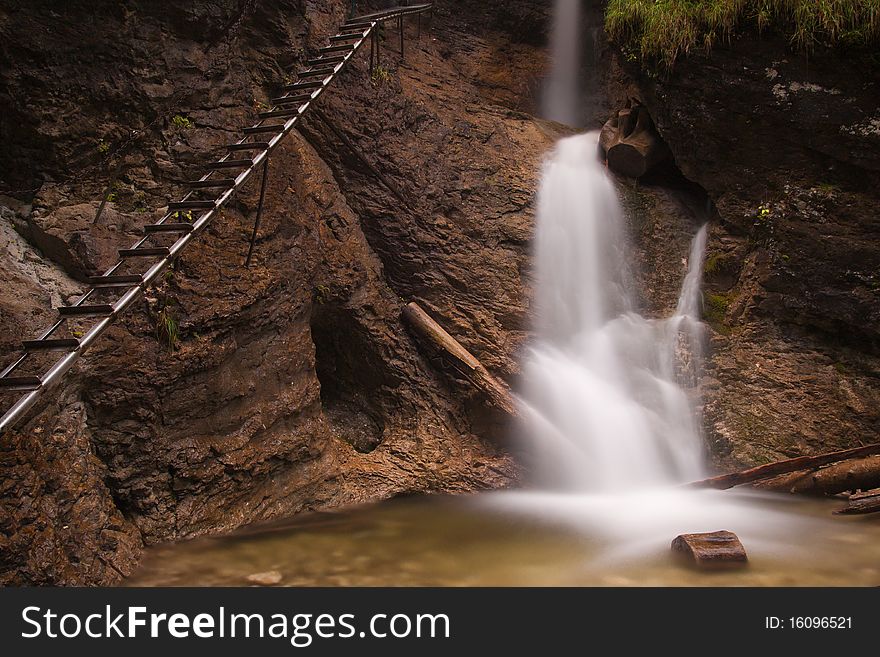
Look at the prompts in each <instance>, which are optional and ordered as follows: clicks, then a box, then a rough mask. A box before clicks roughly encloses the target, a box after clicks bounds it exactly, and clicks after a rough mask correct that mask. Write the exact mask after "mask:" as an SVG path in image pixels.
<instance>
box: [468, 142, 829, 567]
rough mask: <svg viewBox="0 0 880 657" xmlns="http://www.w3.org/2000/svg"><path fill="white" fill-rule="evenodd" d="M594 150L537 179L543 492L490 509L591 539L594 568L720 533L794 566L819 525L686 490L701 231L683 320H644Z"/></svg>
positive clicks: (576, 147)
mask: <svg viewBox="0 0 880 657" xmlns="http://www.w3.org/2000/svg"><path fill="white" fill-rule="evenodd" d="M596 148H597V134H596V133H590V134H587V135H580V136H576V137H570V138H567V139H563V140H561V141H560V142H559V143H558V144H557V145H556V148H555V149H554V151H553V152H552V153H551V154H550V156H549V158H548V159H547V161H546V162H545V165H544V169H543V172H542V173H543V176H542V179H541V185H540V191H539V195H538V212H537V227H536V239H535V263H536V264H535V268H536V285H535V302H534V308H535V332H536V339H535V341H534V343H533V344H532V345H531V348H530V349H529V351H528V353H527V356H526V359H525V362H524V363H523V384H522V387H521V389H520V397H519V402H520V406H521V409H522V411H523V413H522V415H523V418H524V421H523V422H522V427H521V431H522V434H523V444H524V445H525V446H526V447H527V449H528V450H529V451H530V452H531V454H533V456H534V458H533V463H534V464H535V466H536V467H535V468H534V472H535V475H536V480H537V481H536V482H535V484H536V485H534V486H532V487H531V489H530V490H523V491H514V492H505V493H498V494H495V495H490V496H488V497H486V498H484V499H485V502H483V503H484V504H488V505H490V506H492V507H493V508H495V509H499V508H500V509H504V510H506V511H512V512H515V513H526V514H528V515H529V516H531V517H539V518H541V519H543V520H545V521H552V522H559V523H562V524H566V525H573V526H574V527H576V528H578V529H579V530H582V531H583V532H584V533H585V534H586V535H588V536H590V537H591V538H593V539H595V540H596V541H597V546H603V545H604V547H605V550H604V551H601V552H600V553H599V554H598V556H597V557H596V559H597V561H596V562H594V563H593V565H592V566H591V567H593V568H599V567H602V565H603V564H606V563H609V564H610V562H611V561H616V560H621V559H622V560H627V559H629V558H631V557H638V558H639V559H642V558H644V557H645V556H646V555H648V554H655V555H657V554H662V553H663V550H668V549H669V543H670V541H671V540H672V538H673V537H675V536H676V535H678V534H681V533H687V532H706V531H716V530H719V529H729V530H732V531H735V532H736V533H737V534H738V535H739V537H740V538H741V539H742V540H743V541H744V543H745V544H746V546H747V549H748V550H749V552H750V553H751V554H752V555H753V556H754V555H756V554H758V555H769V554H776V555H777V556H778V555H779V554H783V553H785V554H790V553H792V552H793V551H796V549H797V548H796V542H795V543H792V540H793V538H792V537H794V536H798V535H800V536H805V535H807V534H808V533H809V532H811V531H814V530H817V529H821V528H820V527H819V525H818V524H817V523H816V521H811V522H806V521H805V520H804V519H802V518H798V517H797V516H792V515H790V514H786V513H784V512H783V511H780V510H778V509H776V508H773V507H772V505H769V504H768V503H767V502H766V501H765V500H764V499H763V498H760V497H758V496H755V495H754V494H750V493H745V494H743V493H739V492H736V491H712V490H694V489H688V488H685V487H682V486H681V485H680V484H681V483H683V482H686V481H689V480H695V479H699V478H700V477H701V476H702V474H703V472H702V471H703V468H702V461H703V458H702V450H701V447H700V446H701V439H700V434H699V431H698V429H697V426H698V422H697V418H696V416H695V410H694V405H693V403H692V402H693V400H694V397H695V394H696V385H697V382H698V375H699V360H700V344H701V342H702V330H703V325H702V324H701V323H700V321H699V308H700V279H701V276H702V269H703V252H704V250H705V246H706V227H705V226H704V227H703V228H701V229H700V230H699V231H698V232H697V234H696V236H695V237H694V239H693V242H692V244H691V248H690V253H689V257H688V268H687V274H686V275H685V277H684V280H683V283H682V286H681V290H680V295H679V300H678V304H677V306H676V309H675V311H674V312H673V313H672V315H671V316H670V317H668V318H666V319H649V318H646V317H643V316H642V315H640V314H639V313H638V312H637V309H636V306H635V303H634V296H635V295H634V294H633V283H632V278H631V277H630V276H629V273H628V268H627V263H628V262H630V258H629V254H628V248H627V239H626V231H625V225H624V222H623V220H622V212H621V209H620V205H619V203H618V200H617V196H616V193H615V189H614V185H613V184H612V182H611V180H610V178H609V175H608V174H607V172H606V170H605V169H604V167H602V165H601V164H600V163H599V162H598V161H597V158H596Z"/></svg>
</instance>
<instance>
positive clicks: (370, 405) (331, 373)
mask: <svg viewBox="0 0 880 657" xmlns="http://www.w3.org/2000/svg"><path fill="white" fill-rule="evenodd" d="M311 330H312V340H313V341H314V344H315V373H316V375H317V377H318V381H319V382H320V384H321V406H322V410H323V412H324V417H325V419H326V420H327V421H328V423H329V424H330V427H331V429H332V432H333V434H334V436H335V437H337V438H339V439H340V440H344V441H345V442H347V443H349V444H350V445H351V446H352V447H354V448H355V449H356V450H357V451H358V452H362V453H368V452H372V451H373V450H374V449H376V448H377V447H378V446H379V445H380V444H381V443H382V440H383V437H384V432H385V421H386V403H387V401H388V400H387V399H386V395H384V394H383V393H382V389H383V387H385V386H387V385H388V384H389V378H388V376H387V375H386V371H385V366H384V363H383V362H382V359H381V357H380V356H379V354H378V353H376V349H375V343H374V341H372V340H371V339H370V336H369V335H367V334H366V333H365V332H364V331H363V329H362V327H360V326H359V325H358V323H357V321H356V319H355V318H354V317H353V316H352V311H351V310H350V309H348V308H346V307H344V306H343V305H341V304H337V303H326V304H317V305H316V307H315V311H314V313H313V315H312V320H311Z"/></svg>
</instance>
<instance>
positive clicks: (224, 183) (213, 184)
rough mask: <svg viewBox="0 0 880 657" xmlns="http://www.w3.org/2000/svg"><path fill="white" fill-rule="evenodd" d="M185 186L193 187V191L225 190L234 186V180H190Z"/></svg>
mask: <svg viewBox="0 0 880 657" xmlns="http://www.w3.org/2000/svg"><path fill="white" fill-rule="evenodd" d="M186 184H187V186H188V187H193V188H195V189H214V188H222V189H225V188H227V187H232V186H233V185H234V184H235V180H234V179H232V178H214V179H210V178H209V179H208V180H190V181H189V182H188V183H186Z"/></svg>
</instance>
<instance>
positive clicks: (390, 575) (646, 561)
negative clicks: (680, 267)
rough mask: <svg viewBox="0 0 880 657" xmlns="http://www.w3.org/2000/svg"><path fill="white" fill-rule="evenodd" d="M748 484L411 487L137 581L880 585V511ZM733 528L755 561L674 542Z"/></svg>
mask: <svg viewBox="0 0 880 657" xmlns="http://www.w3.org/2000/svg"><path fill="white" fill-rule="evenodd" d="M841 505H842V503H841V502H839V501H838V502H834V501H829V500H822V499H810V498H800V497H794V496H787V495H781V494H754V493H747V492H740V491H683V490H681V489H677V490H672V489H666V490H657V491H654V492H650V491H643V492H640V493H637V494H631V495H625V494H620V495H613V494H603V495H597V496H591V495H582V496H581V495H572V494H571V493H564V494H555V493H547V492H540V493H530V492H520V491H507V492H499V493H481V494H478V495H473V496H465V497H454V498H450V497H408V498H399V499H393V500H389V501H386V502H381V503H378V504H373V505H368V506H362V507H356V508H351V509H346V510H342V511H334V512H322V513H313V514H309V515H306V516H300V517H297V518H296V519H293V520H289V521H282V522H274V523H269V524H262V525H257V526H254V527H251V528H249V529H245V530H242V531H239V532H236V533H233V534H230V535H227V536H218V537H210V538H199V539H194V540H191V541H187V542H182V543H176V544H169V545H163V546H157V547H154V548H151V549H149V550H148V551H147V554H146V555H145V558H144V560H143V562H142V564H141V566H140V568H139V570H138V571H137V572H135V573H134V574H133V575H132V576H131V577H130V578H128V579H127V580H126V581H125V582H124V583H123V585H125V586H249V585H251V582H250V581H249V580H248V577H249V576H251V575H255V574H259V573H267V572H271V571H276V572H277V573H278V575H280V580H279V581H278V585H279V586H878V585H880V561H878V559H877V554H878V553H877V545H880V518H877V517H871V516H863V517H839V516H838V517H834V516H831V511H832V510H834V509H835V508H838V507H839V506H841ZM716 529H729V530H731V531H733V532H736V533H737V534H738V535H739V536H740V538H741V539H742V541H743V544H744V545H745V548H746V551H747V552H748V553H749V559H750V563H749V565H748V567H746V568H745V569H743V570H737V571H726V572H725V571H722V572H699V571H695V570H692V569H690V568H687V567H685V566H682V565H681V564H679V563H678V562H677V561H676V560H675V559H674V558H673V556H672V554H671V552H670V549H669V545H670V543H671V542H672V539H673V538H674V537H675V536H676V535H677V534H679V533H686V532H692V531H706V530H716Z"/></svg>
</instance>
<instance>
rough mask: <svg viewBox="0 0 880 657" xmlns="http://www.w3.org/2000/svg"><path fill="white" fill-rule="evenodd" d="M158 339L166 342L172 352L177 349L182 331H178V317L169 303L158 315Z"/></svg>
mask: <svg viewBox="0 0 880 657" xmlns="http://www.w3.org/2000/svg"><path fill="white" fill-rule="evenodd" d="M156 339H157V340H159V341H160V342H165V343H166V344H167V345H168V347H169V348H170V349H171V351H172V352H173V351H174V350H175V349H177V343H178V342H179V340H180V333H179V331H178V325H177V319H175V317H174V314H173V313H172V312H171V308H169V306H168V305H166V306H165V307H164V308H162V310H160V311H159V315H158V316H157V317H156Z"/></svg>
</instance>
